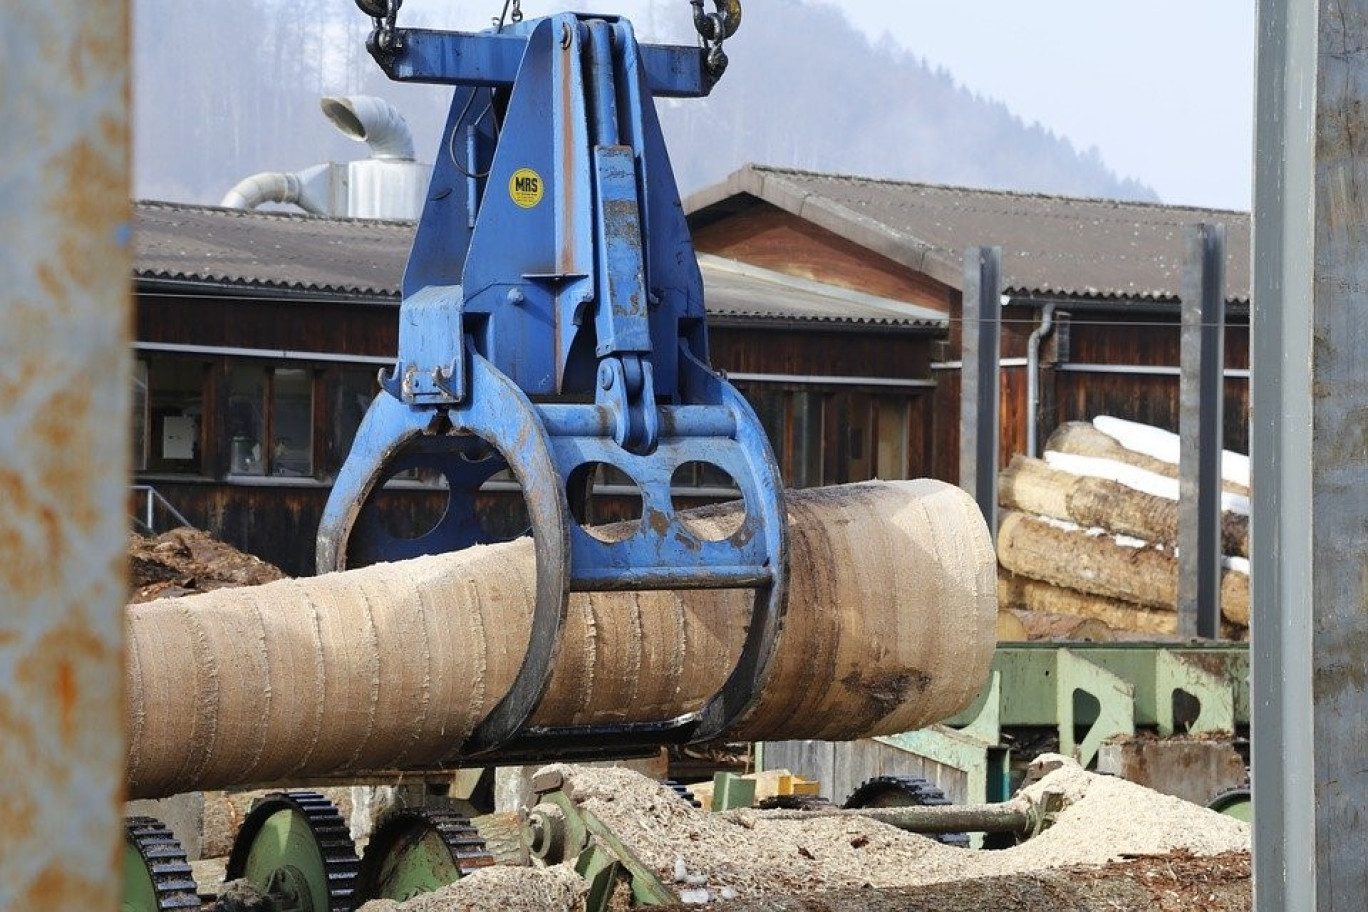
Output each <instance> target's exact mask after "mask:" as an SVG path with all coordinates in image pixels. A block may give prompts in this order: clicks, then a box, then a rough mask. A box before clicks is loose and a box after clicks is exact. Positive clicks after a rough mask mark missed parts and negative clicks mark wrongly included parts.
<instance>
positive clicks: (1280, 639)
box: [1252, 0, 1368, 912]
mask: <svg viewBox="0 0 1368 912" xmlns="http://www.w3.org/2000/svg"><path fill="white" fill-rule="evenodd" d="M1258 19H1259V66H1258V104H1257V109H1258V124H1257V131H1256V143H1257V150H1256V155H1255V169H1256V170H1255V187H1254V191H1255V192H1254V211H1255V231H1254V270H1255V271H1254V306H1253V337H1254V349H1253V419H1254V420H1253V425H1252V439H1253V456H1254V464H1253V468H1254V477H1255V478H1256V479H1257V482H1256V484H1255V486H1254V509H1253V514H1254V515H1253V525H1252V534H1253V544H1252V549H1253V551H1254V552H1255V553H1257V554H1258V555H1260V560H1259V561H1258V562H1256V563H1255V564H1254V568H1253V572H1254V575H1253V604H1254V617H1253V621H1252V623H1253V635H1254V655H1253V666H1254V667H1253V670H1254V679H1253V688H1254V690H1253V698H1254V699H1253V705H1254V719H1253V726H1254V727H1253V732H1254V746H1253V777H1254V850H1255V885H1254V889H1255V906H1256V908H1257V909H1258V910H1259V912H1273V910H1286V912H1305V910H1312V909H1315V910H1321V912H1328V910H1348V909H1359V908H1362V906H1363V884H1364V883H1365V882H1366V881H1368V855H1365V854H1364V852H1363V848H1362V847H1363V841H1364V836H1365V819H1364V816H1363V811H1362V809H1363V807H1364V806H1365V805H1368V776H1365V775H1364V771H1365V769H1368V718H1365V716H1364V713H1363V707H1364V705H1365V702H1366V701H1368V678H1365V675H1364V671H1363V669H1364V656H1365V650H1366V648H1368V612H1365V610H1364V606H1365V604H1368V575H1365V574H1364V572H1363V556H1364V553H1365V552H1366V551H1368V524H1365V517H1368V446H1366V445H1365V434H1366V433H1368V432H1366V431H1365V418H1364V416H1365V415H1368V306H1366V303H1365V302H1366V299H1365V296H1364V295H1365V289H1368V256H1365V252H1364V251H1365V248H1364V244H1363V239H1364V236H1365V233H1368V55H1366V54H1365V53H1364V51H1363V48H1364V47H1365V46H1368V0H1337V2H1334V3H1331V2H1329V0H1260V3H1259V17H1258Z"/></svg>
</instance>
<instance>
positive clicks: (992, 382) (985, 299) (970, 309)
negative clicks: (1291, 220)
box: [959, 247, 1002, 541]
mask: <svg viewBox="0 0 1368 912" xmlns="http://www.w3.org/2000/svg"><path fill="white" fill-rule="evenodd" d="M963 300H964V304H963V315H964V324H963V329H962V330H961V332H962V333H963V335H962V337H961V342H960V348H961V351H962V355H961V362H960V363H961V364H962V368H961V370H960V378H961V379H960V383H961V388H960V437H959V439H960V473H959V474H960V487H961V488H963V489H964V490H966V491H968V492H969V493H970V494H972V495H974V500H976V501H978V505H979V509H980V510H982V511H983V518H984V519H985V520H986V521H987V522H988V530H989V531H990V532H992V533H993V540H994V541H997V502H998V498H997V476H998V427H999V417H998V415H999V411H1000V408H999V404H998V402H999V396H998V386H999V384H1000V383H1001V380H1000V367H1001V359H1002V346H1001V338H1002V248H1001V247H970V248H969V249H968V250H966V251H965V252H964V294H963Z"/></svg>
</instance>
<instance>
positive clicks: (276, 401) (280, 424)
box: [270, 368, 313, 477]
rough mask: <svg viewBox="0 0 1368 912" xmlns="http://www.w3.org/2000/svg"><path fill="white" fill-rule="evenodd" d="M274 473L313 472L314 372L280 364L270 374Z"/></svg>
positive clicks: (310, 473)
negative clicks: (280, 365) (282, 366)
mask: <svg viewBox="0 0 1368 912" xmlns="http://www.w3.org/2000/svg"><path fill="white" fill-rule="evenodd" d="M271 381H272V382H271V418H272V423H271V436H270V440H271V474H272V475H292V476H295V477H304V476H307V475H312V474H313V375H312V373H311V372H309V371H306V370H303V369H301V368H277V369H276V371H275V373H274V374H272V376H271Z"/></svg>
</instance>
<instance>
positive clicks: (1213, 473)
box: [1178, 225, 1225, 639]
mask: <svg viewBox="0 0 1368 912" xmlns="http://www.w3.org/2000/svg"><path fill="white" fill-rule="evenodd" d="M1185 244H1186V248H1187V256H1186V265H1185V268H1184V271H1183V289H1182V291H1183V328H1182V347H1183V354H1182V362H1183V372H1182V377H1181V378H1180V383H1179V393H1178V400H1179V416H1178V429H1179V437H1180V439H1181V440H1182V445H1181V453H1180V458H1179V467H1180V470H1181V471H1180V472H1179V481H1178V491H1179V500H1178V513H1179V523H1178V632H1179V633H1180V634H1182V635H1183V636H1185V637H1193V636H1200V637H1207V638H1209V639H1215V638H1217V637H1219V636H1220V635H1221V492H1222V490H1223V489H1224V485H1223V482H1222V480H1221V450H1222V449H1223V447H1224V446H1225V439H1224V437H1223V435H1222V433H1221V430H1222V428H1223V427H1224V423H1225V422H1224V412H1225V409H1224V399H1225V378H1224V376H1223V367H1224V365H1225V225H1190V226H1188V229H1187V233H1186V236H1185Z"/></svg>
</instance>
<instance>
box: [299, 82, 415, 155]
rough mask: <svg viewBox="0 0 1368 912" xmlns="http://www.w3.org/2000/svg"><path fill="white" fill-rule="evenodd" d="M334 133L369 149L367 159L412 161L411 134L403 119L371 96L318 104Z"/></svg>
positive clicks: (332, 99) (343, 97)
mask: <svg viewBox="0 0 1368 912" xmlns="http://www.w3.org/2000/svg"><path fill="white" fill-rule="evenodd" d="M319 105H320V106H321V107H322V108H323V114H324V116H326V117H327V118H328V120H330V121H332V123H333V125H334V126H336V127H337V129H339V130H341V131H342V133H343V134H344V135H346V136H349V137H351V138H352V139H354V140H356V141H357V142H364V143H366V144H367V145H368V146H370V150H371V158H378V159H383V160H388V161H405V162H411V161H413V134H412V133H411V132H410V131H409V126H408V123H407V121H405V120H404V115H403V114H400V113H399V109H398V108H396V107H395V106H394V105H392V104H390V103H389V102H388V101H386V100H385V99H383V98H376V97H375V96H374V95H328V96H325V97H324V98H322V99H321V100H320V101H319Z"/></svg>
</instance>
